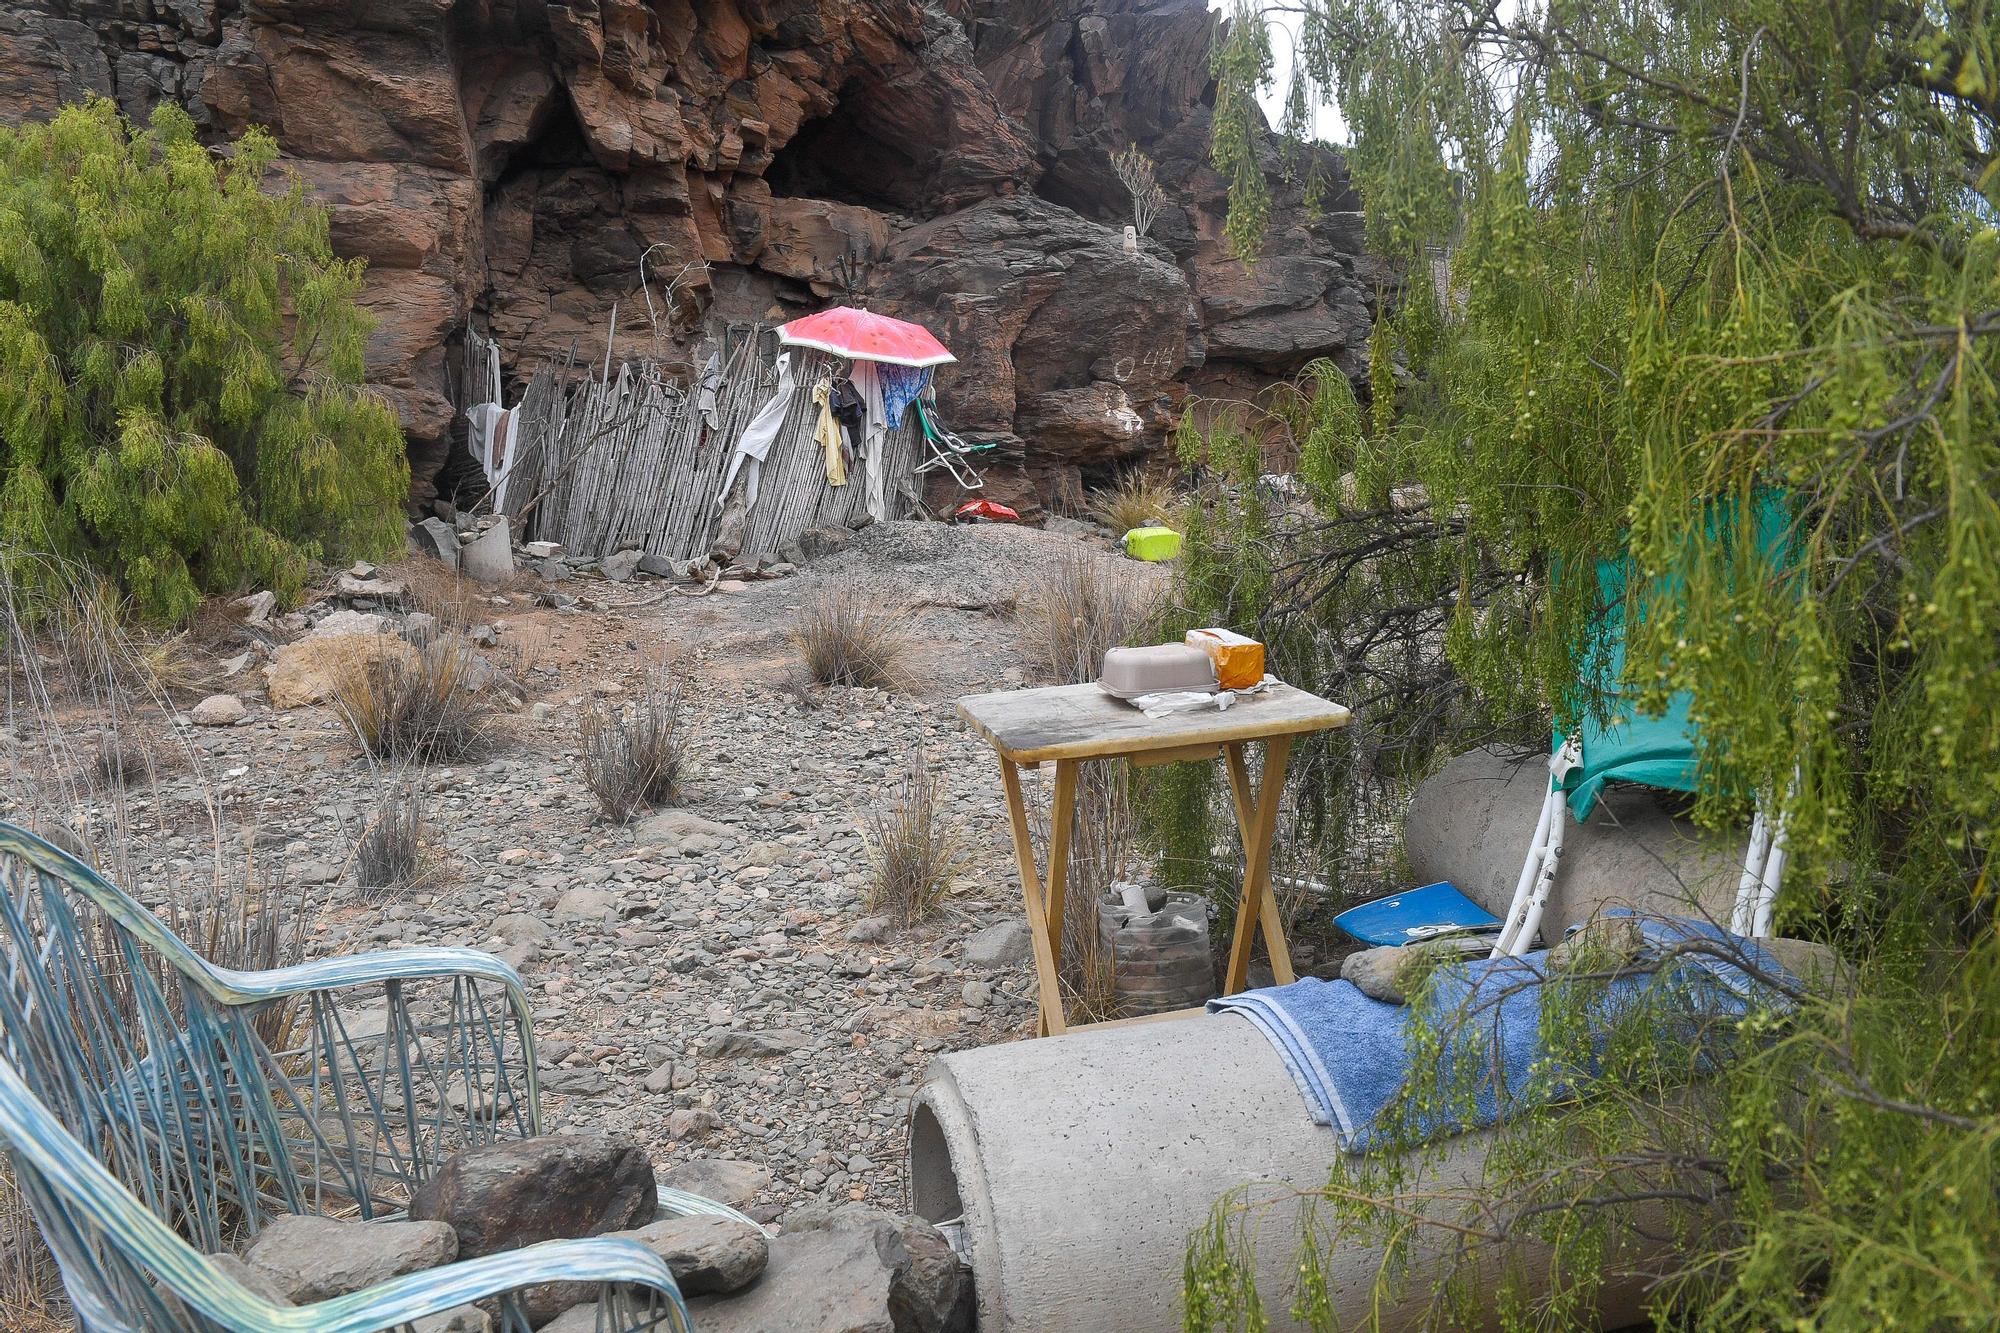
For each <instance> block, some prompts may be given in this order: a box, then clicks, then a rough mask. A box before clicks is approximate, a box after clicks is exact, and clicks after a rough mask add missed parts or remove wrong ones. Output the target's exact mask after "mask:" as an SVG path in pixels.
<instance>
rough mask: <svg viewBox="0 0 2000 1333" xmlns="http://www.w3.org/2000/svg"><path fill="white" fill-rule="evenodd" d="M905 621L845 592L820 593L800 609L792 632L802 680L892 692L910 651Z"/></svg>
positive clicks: (901, 614) (898, 613)
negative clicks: (803, 665)
mask: <svg viewBox="0 0 2000 1333" xmlns="http://www.w3.org/2000/svg"><path fill="white" fill-rule="evenodd" d="M908 622H909V616H908V613H907V612H903V611H892V610H887V609H884V608H883V607H880V606H877V605H875V604H874V603H872V602H870V601H868V600H867V599H866V598H863V597H862V596H861V595H860V594H858V593H856V592H854V591H853V590H852V589H849V588H841V587H833V588H825V589H821V590H819V591H817V592H814V593H811V594H809V595H808V596H807V598H806V600H805V603H804V604H803V605H802V606H800V607H799V615H798V620H797V622H796V623H795V624H794V626H793V629H792V642H793V643H795V644H797V645H798V649H799V656H800V657H801V659H803V661H804V664H805V670H806V675H807V676H808V677H810V678H811V680H812V681H813V683H814V684H817V685H871V686H877V687H879V688H882V689H890V688H893V687H894V686H895V685H896V684H897V682H898V680H899V679H900V673H899V672H898V670H897V668H898V665H899V663H900V662H901V660H902V657H903V655H904V654H905V653H906V652H907V651H908V650H909V642H910V639H909V629H908Z"/></svg>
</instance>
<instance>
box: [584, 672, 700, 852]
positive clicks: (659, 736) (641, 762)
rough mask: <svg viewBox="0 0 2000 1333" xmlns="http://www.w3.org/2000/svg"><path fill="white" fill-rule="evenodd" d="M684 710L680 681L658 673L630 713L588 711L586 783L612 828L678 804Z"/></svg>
mask: <svg viewBox="0 0 2000 1333" xmlns="http://www.w3.org/2000/svg"><path fill="white" fill-rule="evenodd" d="M682 705H683V680H682V678H681V677H680V676H679V675H677V674H674V673H672V672H671V671H669V670H660V671H654V672H651V673H649V674H648V675H647V677H646V685H645V688H644V690H643V691H642V692H641V694H640V696H639V697H638V699H636V700H634V701H633V702H632V703H631V704H629V705H627V706H626V707H623V708H620V707H618V706H616V705H614V704H610V703H598V704H593V705H592V706H591V707H589V708H587V709H586V710H584V714H583V719H582V722H581V732H582V740H583V781H584V785H585V786H587V787H589V788H590V794H591V795H592V796H594V797H596V798H597V809H598V813H599V814H601V815H603V817H604V818H605V819H607V820H609V821H610V822H611V823H613V824H624V823H629V822H630V821H631V820H632V818H633V817H634V816H635V815H637V814H639V813H640V812H641V811H643V810H648V809H651V808H653V807H656V806H662V805H671V804H673V803H674V801H676V800H677V799H679V797H680V790H681V779H682V778H683V777H684V776H685V773H686V764H687V750H686V737H685V734H684V732H683V727H682V713H683V707H682Z"/></svg>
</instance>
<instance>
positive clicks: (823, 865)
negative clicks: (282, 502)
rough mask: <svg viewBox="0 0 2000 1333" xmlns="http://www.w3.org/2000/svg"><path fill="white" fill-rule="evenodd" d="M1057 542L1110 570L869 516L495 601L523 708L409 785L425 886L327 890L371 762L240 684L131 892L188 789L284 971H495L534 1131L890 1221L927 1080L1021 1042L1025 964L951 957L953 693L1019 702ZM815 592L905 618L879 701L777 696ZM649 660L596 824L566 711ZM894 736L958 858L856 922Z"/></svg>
mask: <svg viewBox="0 0 2000 1333" xmlns="http://www.w3.org/2000/svg"><path fill="white" fill-rule="evenodd" d="M1077 550H1083V551H1093V552H1098V553H1102V558H1104V559H1115V558H1116V557H1114V556H1112V555H1110V554H1109V553H1108V551H1107V548H1106V544H1105V543H1104V542H1103V541H1102V540H1101V539H1092V538H1089V537H1085V536H1080V535H1064V534H1057V533H1050V532H1038V531H1031V530H1025V529H1012V528H1004V527H989V526H982V527H972V528H955V527H946V526H943V525H937V524H917V523H890V524H882V525H879V526H877V527H875V528H871V529H866V530H864V531H863V532H861V533H859V534H857V535H856V536H855V537H854V539H853V540H852V542H851V543H850V544H849V545H848V546H847V547H846V548H845V549H843V550H840V551H837V552H834V553H832V554H830V555H826V556H824V557H823V558H821V559H819V560H817V561H815V562H813V563H812V564H811V565H809V566H808V567H807V568H806V569H805V570H803V571H801V572H800V573H799V574H797V575H795V576H793V577H789V578H785V579H779V580H772V581H763V582H754V583H749V584H746V585H743V586H742V587H741V588H740V589H739V590H736V591H717V592H714V593H712V594H710V595H708V596H705V597H690V596H686V595H684V594H682V593H680V592H677V591H674V590H673V589H672V588H670V587H669V585H666V584H661V583H651V582H634V583H631V584H626V585H617V586H613V585H607V584H604V583H601V582H593V581H589V580H577V581H573V582H569V583H566V584H563V585H561V587H562V589H563V590H564V591H567V592H571V593H572V594H575V595H579V596H583V597H585V598H587V599H595V600H594V601H592V600H587V601H586V603H585V606H584V608H583V609H578V610H574V611H556V610H550V609H533V608H532V607H531V605H530V599H529V597H528V596H527V595H525V594H524V593H522V592H517V593H515V594H513V595H512V596H511V598H510V602H509V605H508V606H506V607H504V608H502V607H499V606H495V607H494V608H493V612H492V613H493V615H494V616H495V617H497V619H496V620H495V621H494V623H495V625H496V626H497V627H498V628H499V631H500V640H501V646H502V650H503V652H505V651H511V652H512V653H513V654H514V659H515V675H516V677H517V679H518V680H520V682H521V683H522V684H523V685H524V686H525V688H526V691H527V696H528V697H527V703H526V705H525V706H524V707H523V708H522V709H521V711H520V712H519V713H517V714H515V715H513V716H511V717H508V718H506V719H504V720H503V722H502V724H501V735H500V736H499V738H498V742H497V744H496V746H495V747H494V749H493V750H492V751H491V753H490V755H489V756H488V757H486V758H484V759H483V760H481V761H478V762H474V763H470V764H463V763H461V764H456V765H449V766H435V767H431V768H428V769H425V770H422V771H421V773H420V778H419V781H420V784H421V786H422V788H423V789H424V790H425V792H426V794H427V807H428V808H427V814H428V817H429V819H430V820H431V822H432V823H433V825H434V826H435V828H436V829H437V831H438V835H439V839H440V842H441V846H442V851H443V853H444V861H445V873H444V875H443V877H442V878H441V880H440V881H439V882H438V883H437V884H436V885H435V886H434V887H432V888H429V889H427V890H424V891H420V892H417V893H414V894H408V895H404V896H401V897H397V898H392V899H391V900H390V901H389V902H387V903H382V904H370V903H365V902H363V901H361V900H360V899H359V897H358V896H357V895H356V893H355V891H354V890H353V889H352V888H348V887H343V886H342V885H341V883H340V880H341V879H342V876H343V871H342V867H343V866H344V865H345V864H346V863H347V859H348V854H349V849H350V846H351V835H352V833H353V831H355V830H356V829H358V827H359V825H360V821H361V819H362V817H363V814H364V812H365V811H366V809H367V808H368V807H369V804H370V801H371V798H372V794H373V792H374V790H375V782H374V777H373V774H372V771H371V769H370V767H369V765H368V763H367V761H366V760H365V758H364V757H363V756H362V755H361V754H360V752H359V751H358V750H357V749H356V747H355V746H354V745H353V743H352V742H351V741H350V740H349V739H348V738H347V736H346V734H345V733H344V731H342V730H341V728H340V727H339V725H338V724H337V723H336V722H335V721H334V720H333V718H332V716H331V715H330V714H329V713H328V712H327V711H326V710H324V709H322V708H312V707H308V708H301V709H295V710H292V711H289V712H274V711H273V710H272V709H271V707H270V706H269V704H268V703H267V702H266V701H265V700H264V698H263V697H262V695H261V693H259V692H257V691H255V690H252V689H244V690H242V691H241V693H242V694H243V698H244V701H245V702H246V703H247V704H249V713H248V716H247V717H246V718H245V719H244V720H243V721H242V722H240V723H238V724H237V725H235V726H232V727H225V728H196V729H191V730H189V731H188V732H187V733H186V734H187V735H188V736H189V738H190V739H191V740H192V742H193V744H194V746H195V748H196V749H197V750H198V751H199V753H200V760H199V763H198V765H197V766H196V768H195V769H194V770H192V771H184V772H182V773H179V774H177V775H168V776H166V777H164V778H163V779H162V782H161V785H159V786H158V787H157V788H151V789H148V790H147V791H146V792H145V793H144V794H143V795H141V794H137V793H135V794H134V795H133V796H132V797H131V799H130V819H131V822H132V826H133V830H134V837H135V842H134V846H135V849H136V851H135V856H134V863H135V865H136V867H137V873H136V876H135V878H136V880H137V888H138V891H139V893H140V896H142V897H144V898H148V899H149V900H152V899H157V898H158V897H160V896H161V894H162V893H163V892H164V890H163V888H162V886H163V885H165V884H168V883H171V882H175V881H178V880H182V879H184V878H185V877H186V876H188V875H189V874H191V873H193V871H194V870H195V868H196V866H197V865H198V864H199V862H200V853H199V852H198V849H199V848H201V847H202V846H204V845H205V844H204V842H203V837H204V833H203V830H204V828H205V827H206V824H205V818H204V816H203V814H202V811H203V808H204V807H203V799H202V792H203V785H202V781H201V780H200V779H198V778H197V777H196V774H205V775H206V782H207V785H208V788H209V789H211V790H213V791H215V792H217V793H218V794H219V795H220V796H221V798H222V806H223V810H224V813H225V816H226V823H227V825H228V827H230V828H231V829H232V830H234V832H233V833H232V835H231V836H232V837H238V836H240V837H246V838H248V839H249V841H250V842H251V843H252V844H253V845H255V846H257V847H259V848H262V849H264V851H263V856H264V858H265V859H266V860H267V861H268V860H275V859H281V860H282V861H283V863H284V864H285V866H286V867H287V869H288V873H289V876H290V882H291V883H293V884H296V885H300V886H302V887H301V889H300V892H302V893H303V894H305V895H307V896H308V897H309V898H310V899H311V900H312V901H314V902H315V903H316V904H317V906H316V909H315V910H316V913H317V915H316V920H315V922H314V925H313V927H312V933H311V936H310V943H309V945H308V947H307V954H308V956H310V957H325V956H329V955H333V954H338V953H342V952H351V951H355V950H360V949H369V948H383V947H394V946H397V945H399V944H447V945H469V946H473V947H478V948H486V949H492V950H496V951H501V952H503V953H504V954H505V955H506V956H508V957H509V958H511V959H514V960H516V961H517V962H518V963H519V965H520V966H521V968H522V971H523V972H524V974H525V975H526V977H527V981H528V987H529V992H530V995H531V997H532V1000H533V1003H534V1007H535V1015H536V1031H537V1035H538V1038H539V1040H540V1042H541V1046H542V1051H541V1054H542V1062H543V1065H544V1069H545V1085H544V1086H545V1089H546V1096H547V1107H548V1110H549V1112H550V1113H551V1114H550V1119H551V1120H552V1121H553V1123H554V1124H555V1126H557V1127H564V1126H571V1125H585V1124H593V1125H601V1126H606V1127H609V1128H612V1129H616V1130H621V1131H625V1132H628V1133H631V1134H633V1135H636V1136H637V1137H638V1138H639V1139H640V1140H641V1141H642V1142H644V1143H646V1144H647V1145H648V1146H649V1147H650V1148H651V1150H652V1152H653V1154H654V1158H655V1162H656V1165H658V1166H659V1167H662V1168H665V1167H668V1166H671V1165H673V1164H675V1163H678V1162H682V1161H686V1160H689V1159H692V1158H697V1157H721V1158H733V1159H743V1160H748V1161H753V1162H758V1163H761V1164H763V1165H765V1166H767V1167H768V1168H769V1170H770V1173H771V1178H772V1183H771V1185H770V1187H769V1189H768V1190H767V1191H766V1193H765V1195H764V1196H763V1197H762V1198H761V1199H760V1200H759V1205H760V1208H761V1209H762V1210H763V1211H764V1212H765V1213H766V1215H775V1213H777V1212H778V1211H780V1210H782V1209H783V1208H785V1207H789V1206H791V1205H795V1204H797V1203H800V1202H803V1201H806V1200H809V1199H815V1198H820V1199H866V1200H868V1201H870V1202H874V1203H879V1204H883V1205H887V1206H891V1207H900V1206H901V1205H902V1203H903V1178H902V1147H903V1145H902V1136H903V1125H904V1117H905V1113H906V1109H907V1102H908V1099H909V1097H910V1095H911V1093H912V1092H913V1091H914V1089H915V1087H916V1084H917V1083H918V1081H919V1080H920V1078H921V1077H922V1074H923V1070H924V1067H925V1064H926V1063H927V1062H928V1061H929V1060H930V1059H931V1057H933V1056H934V1055H936V1054H938V1053H939V1052H943V1051H948V1050H955V1049H961V1048H964V1047H970V1046H977V1045H984V1044H989V1043H992V1042H998V1041H1009V1040H1014V1039H1016V1038H1019V1037H1022V1036H1025V1035H1028V1034H1030V1033H1031V1032H1032V1031H1033V1026H1034V1003H1033V994H1034V986H1033V978H1032V971H1031V969H1030V968H1028V967H1027V966H1025V965H1012V966H1007V967H1002V968H997V969H988V968H984V967H979V966H975V965H972V964H969V963H968V962H967V960H966V959H965V957H964V950H965V943H966V939H967V937H968V936H969V935H971V934H972V933H973V932H974V931H976V930H978V929H979V928H981V927H984V926H988V925H991V924H993V923H996V922H1002V921H1014V920H1016V919H1018V917H1019V915H1020V913H1019V898H1018V893H1019V889H1018V887H1017V885H1016V882H1015V878H1014V870H1013V863H1012V853H1011V848H1010V844H1009V843H1008V841H1007V835H1006V826H1005V815H1004V807H1003V805H1002V800H1001V795H1000V789H999V776H998V772H997V769H996V766H995V764H994V762H993V759H992V756H991V754H990V752H989V751H987V750H986V749H985V747H984V746H983V745H981V744H979V743H977V742H976V741H974V740H973V739H972V738H971V737H970V736H969V735H968V734H967V733H966V732H965V730H964V729H963V727H962V726H961V724H960V723H959V722H958V720H957V717H956V714H955V711H954V701H955V700H956V698H957V697H958V696H959V695H962V694H966V693H971V692H976V691H981V690H989V689H1004V688H1011V687H1015V686H1019V685H1021V684H1023V683H1024V673H1023V669H1022V665H1021V661H1020V655H1019V652H1018V650H1017V648H1016V647H1015V637H1016V630H1015V627H1014V625H1013V624H1012V622H1011V620H1010V618H1009V614H1010V612H1011V610H1012V608H1013V606H1014V605H1015V603H1016V602H1017V601H1018V600H1019V599H1020V598H1021V596H1022V595H1023V592H1024V590H1026V589H1027V588H1028V587H1029V586H1031V584H1032V582H1033V580H1034V579H1035V578H1037V577H1038V576H1039V574H1040V572H1041V571H1042V570H1044V569H1046V568H1048V567H1049V566H1050V565H1051V564H1052V563H1054V562H1055V561H1057V560H1059V559H1062V558H1065V557H1066V556H1067V555H1068V554H1069V553H1070V552H1072V551H1077ZM835 583H838V584H843V585H846V586H851V587H855V588H858V589H860V590H862V591H863V592H864V593H865V594H867V595H869V596H871V597H874V598H877V599H879V600H881V601H883V602H884V603H886V604H895V605H903V606H906V607H908V608H909V609H910V615H911V620H910V627H911V630H912V631H913V634H914V637H915V644H914V647H913V651H912V652H911V654H910V656H909V660H908V662H907V664H906V665H907V671H906V674H907V681H906V683H905V685H904V686H903V687H902V688H899V689H898V690H897V691H895V692H886V693H885V692H882V691H878V690H865V689H837V690H831V691H824V692H819V691H813V692H807V691H803V690H801V689H800V688H799V687H798V686H797V684H796V679H797V676H796V670H797V669H796V660H795V653H794V650H793V648H792V646H791V644H790V641H789V626H790V618H791V615H792V613H793V612H794V611H795V610H796V608H797V607H798V605H799V604H800V602H801V600H802V599H803V598H804V597H806V596H807V595H809V594H810V593H811V592H812V591H813V590H814V589H815V588H816V587H819V586H824V585H828V584H835ZM527 586H528V585H525V584H524V588H525V587H527ZM670 658H671V659H674V660H677V661H679V662H680V663H681V664H682V665H683V667H684V669H686V670H688V671H689V672H691V675H692V679H693V681H694V682H695V689H694V691H693V697H694V699H695V706H694V708H693V717H692V727H693V736H694V740H693V755H694V758H693V768H692V773H691V776H690V780H689V786H688V791H687V796H686V799H685V802H684V804H683V805H682V806H681V807H680V808H679V812H676V813H674V814H671V815H668V816H666V817H665V818H664V819H663V820H652V821H648V820H641V821H640V822H638V823H636V824H634V825H631V826H626V827H614V826H607V825H604V824H602V823H599V822H598V821H597V819H596V808H595V805H594V803H593V802H592V800H591V798H590V796H589V794H588V792H587V791H586V790H585V788H584V786H583V784H582V781H581V778H580V767H579V759H578V753H577V726H576V722H577V718H578V715H579V712H580V710H582V709H583V708H585V707H587V706H589V704H590V703H591V702H592V701H593V700H595V699H599V698H603V699H610V700H616V699H617V698H619V697H620V696H621V695H623V694H626V693H628V692H629V691H631V690H633V689H634V688H635V687H636V686H637V685H638V683H639V682H640V681H641V680H642V679H643V674H644V672H645V671H646V670H647V669H648V668H649V667H651V666H653V665H656V664H658V663H660V662H662V661H665V660H668V659H670ZM916 745H921V746H922V747H923V749H924V753H925V755H926V757H927V760H928V762H929V763H930V764H931V765H933V766H934V767H935V768H937V769H939V770H941V771H942V772H943V773H945V774H946V775H947V778H948V782H949V787H948V797H947V800H948V805H949V809H950V812H951V817H952V819H953V821H954V822H956V823H957V824H958V825H959V826H960V828H961V829H962V831H963V834H964V839H965V844H966V847H967V849H968V855H967V858H966V862H965V865H964V869H963V873H962V875H961V877H960V879H959V881H958V882H957V884H956V885H955V887H954V891H953V893H952V895H951V896H950V898H949V899H948V901H947V903H946V905H945V908H944V910H943V911H942V912H941V913H940V914H939V916H938V917H936V918H935V919H934V920H932V921H931V922H929V923H927V924H925V925H923V926H920V927H918V928H915V929H913V930H910V931H908V932H895V931H888V930H885V929H884V928H883V923H882V922H880V921H879V920H869V919H867V912H866V910H865V908H864V906H863V895H864V893H865V890H866V886H867V881H868V876H867V865H866V859H865V857H864V855H863V851H862V847H861V843H860V839H859V836H858V833H857V823H858V820H859V817H860V815H861V814H862V812H863V811H864V810H865V809H867V808H868V806H869V804H870V803H871V802H873V801H875V800H878V799H880V797H881V796H882V794H883V793H885V792H887V791H890V790H892V789H893V787H894V784H895V781H896V779H897V777H898V775H899V774H900V773H901V772H902V771H903V768H904V766H905V765H906V763H907V762H908V757H909V754H910V751H911V748H912V747H913V746H916ZM17 808H18V807H17ZM682 812H684V813H682Z"/></svg>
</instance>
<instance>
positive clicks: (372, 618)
mask: <svg viewBox="0 0 2000 1333" xmlns="http://www.w3.org/2000/svg"><path fill="white" fill-rule="evenodd" d="M388 629H389V620H388V617H386V616H378V615H376V614H375V613H374V612H373V611H352V610H349V609H347V608H346V607H342V608H341V609H340V610H338V611H334V612H330V613H329V614H327V615H324V616H321V617H320V618H319V621H318V622H317V623H316V624H314V625H313V627H312V636H311V637H313V638H315V639H323V638H330V637H332V636H333V635H335V634H385V633H387V632H388Z"/></svg>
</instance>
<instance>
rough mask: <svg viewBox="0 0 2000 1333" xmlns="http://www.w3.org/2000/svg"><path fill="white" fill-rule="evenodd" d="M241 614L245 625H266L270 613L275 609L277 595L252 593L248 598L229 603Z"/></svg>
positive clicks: (272, 593)
mask: <svg viewBox="0 0 2000 1333" xmlns="http://www.w3.org/2000/svg"><path fill="white" fill-rule="evenodd" d="M230 605H231V606H233V607H235V608H236V609H237V610H239V611H241V612H242V613H243V623H244V624H246V625H268V624H270V623H271V612H272V611H274V610H276V609H277V605H278V594H276V593H274V592H253V593H251V594H250V595H249V596H248V597H238V598H237V599H236V600H235V601H233V602H231V603H230Z"/></svg>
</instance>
